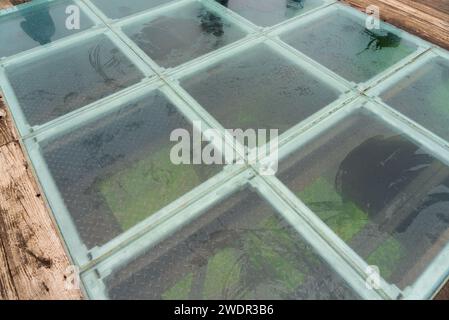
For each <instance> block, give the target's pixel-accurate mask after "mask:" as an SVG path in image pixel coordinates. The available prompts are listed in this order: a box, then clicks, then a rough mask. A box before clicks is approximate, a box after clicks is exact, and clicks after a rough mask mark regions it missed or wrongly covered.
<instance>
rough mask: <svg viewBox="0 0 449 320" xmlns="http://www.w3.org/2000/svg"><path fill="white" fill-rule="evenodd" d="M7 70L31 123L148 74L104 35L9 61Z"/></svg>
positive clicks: (105, 93) (120, 87)
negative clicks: (16, 62) (10, 62)
mask: <svg viewBox="0 0 449 320" xmlns="http://www.w3.org/2000/svg"><path fill="white" fill-rule="evenodd" d="M6 74H7V76H8V79H9V81H10V83H11V86H12V88H13V90H14V93H15V95H16V96H17V99H18V101H19V104H20V107H21V109H22V112H23V113H24V115H25V118H26V121H27V122H28V124H29V125H31V126H35V125H41V124H44V123H45V122H48V121H50V120H54V119H56V118H58V117H60V116H62V115H64V114H67V113H69V112H71V111H74V110H76V109H79V108H81V107H83V106H86V105H87V104H89V103H92V102H94V101H96V100H99V99H101V98H104V97H106V96H108V95H110V94H112V93H115V92H117V91H119V90H122V89H124V88H126V87H128V86H130V85H132V84H135V83H138V82H139V81H140V80H141V79H142V78H143V77H144V76H143V74H142V73H141V72H140V70H139V69H137V67H136V66H135V65H134V64H133V63H132V62H131V61H130V60H129V59H128V57H126V56H125V54H124V53H123V52H122V51H121V50H119V48H118V47H116V45H115V44H114V43H113V42H112V41H111V40H110V39H109V38H108V37H106V36H104V35H101V36H96V37H94V38H92V39H89V40H85V41H83V42H78V43H76V44H73V45H70V46H67V47H64V48H63V49H60V50H57V51H53V52H51V53H49V54H46V55H43V56H39V57H38V58H33V59H30V60H27V61H26V62H23V63H19V64H14V65H10V66H8V67H7V68H6Z"/></svg>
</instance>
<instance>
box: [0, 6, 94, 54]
mask: <svg viewBox="0 0 449 320" xmlns="http://www.w3.org/2000/svg"><path fill="white" fill-rule="evenodd" d="M73 4H74V2H73V1H64V0H61V1H51V2H49V3H41V4H36V5H33V6H31V7H27V8H22V9H21V10H18V11H16V12H12V13H10V14H7V15H5V16H2V17H0V44H1V45H0V58H1V57H9V56H11V55H14V54H16V53H19V52H22V51H25V50H29V49H32V48H35V47H38V46H42V45H46V44H48V43H51V42H53V41H56V40H58V39H61V38H63V37H66V36H69V35H72V34H75V33H77V32H80V31H82V30H86V29H88V28H90V27H91V26H92V25H93V22H92V21H91V20H90V19H89V18H88V17H87V16H86V15H85V14H84V12H83V11H80V28H79V29H68V28H67V27H66V19H67V18H68V15H67V13H66V8H67V7H68V6H69V5H73Z"/></svg>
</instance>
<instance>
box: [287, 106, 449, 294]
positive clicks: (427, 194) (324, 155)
mask: <svg viewBox="0 0 449 320" xmlns="http://www.w3.org/2000/svg"><path fill="white" fill-rule="evenodd" d="M278 176H279V178H280V180H281V181H282V182H284V183H285V184H286V185H287V186H288V187H289V188H290V189H291V190H292V192H293V193H295V194H296V195H297V196H298V198H300V199H301V200H302V201H303V202H304V203H305V204H306V205H307V206H308V207H309V208H310V209H311V210H312V211H313V212H314V213H315V214H316V215H317V216H318V217H320V218H321V219H322V220H323V221H324V222H325V223H326V224H327V225H328V226H329V227H330V228H331V229H332V230H334V232H335V233H336V234H337V235H338V236H339V237H340V238H342V239H343V240H344V241H345V242H346V243H348V245H349V246H350V247H352V248H353V249H354V250H355V251H356V252H357V253H358V254H359V255H360V256H361V257H363V258H364V259H365V260H366V261H367V262H368V264H370V265H376V266H378V267H379V269H380V273H381V275H382V276H383V277H384V278H385V279H386V280H387V281H390V282H392V283H395V284H396V285H398V287H400V288H402V289H403V288H405V287H407V286H408V285H411V284H412V283H413V282H414V281H415V280H416V279H417V277H418V276H419V275H420V274H421V273H422V272H423V271H424V269H425V268H426V267H427V266H428V265H429V264H430V262H431V261H432V260H433V258H435V256H436V255H437V254H438V253H439V252H440V251H441V250H442V248H443V247H444V245H445V244H446V243H447V242H448V241H449V168H448V167H447V166H446V165H445V164H443V163H442V162H440V161H439V160H437V159H436V158H434V157H433V156H432V155H431V154H429V153H428V152H427V151H426V150H425V149H423V148H422V147H421V146H419V145H417V144H415V143H414V142H412V141H411V140H409V139H408V138H407V137H406V136H404V135H402V134H400V133H398V132H397V131H395V130H394V129H392V128H391V127H389V126H387V125H386V124H384V123H383V122H381V120H380V119H378V118H377V117H375V116H374V115H371V114H369V113H368V111H360V112H356V113H353V114H352V115H350V116H348V117H347V118H346V119H344V120H343V121H341V122H340V123H338V124H337V125H335V126H334V127H333V128H331V129H329V130H327V131H326V132H324V133H323V134H321V135H320V136H319V137H317V138H316V139H315V140H313V141H311V142H310V143H308V144H307V145H305V146H304V147H302V148H300V150H298V151H297V152H296V153H293V154H292V155H291V156H290V157H288V158H287V159H285V160H283V161H282V162H281V164H280V168H279V175H278Z"/></svg>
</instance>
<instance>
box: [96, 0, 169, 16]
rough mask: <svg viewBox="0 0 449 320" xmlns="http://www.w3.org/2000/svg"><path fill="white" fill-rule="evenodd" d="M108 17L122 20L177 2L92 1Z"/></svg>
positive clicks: (153, 0)
mask: <svg viewBox="0 0 449 320" xmlns="http://www.w3.org/2000/svg"><path fill="white" fill-rule="evenodd" d="M91 1H92V3H93V4H94V5H96V6H97V7H98V8H99V9H100V10H101V11H102V12H103V13H104V14H105V15H106V16H107V17H109V18H111V19H120V18H123V17H126V16H129V15H132V14H135V13H139V12H141V11H144V10H147V9H150V8H153V7H156V6H159V5H161V4H164V3H168V2H174V1H175V0H127V1H123V0H91Z"/></svg>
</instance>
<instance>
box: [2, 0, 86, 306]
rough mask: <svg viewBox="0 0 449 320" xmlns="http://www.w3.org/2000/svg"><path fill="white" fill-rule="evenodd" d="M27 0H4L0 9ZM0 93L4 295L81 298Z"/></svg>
mask: <svg viewBox="0 0 449 320" xmlns="http://www.w3.org/2000/svg"><path fill="white" fill-rule="evenodd" d="M22 2H26V1H23V0H16V1H14V0H13V1H6V0H0V9H1V8H7V7H9V6H11V4H18V3H22ZM17 139H18V135H17V133H16V130H15V128H14V124H13V122H12V119H11V115H10V113H9V112H8V110H7V108H6V106H5V104H4V103H3V101H2V97H1V95H0V299H80V298H82V295H81V292H80V290H79V288H76V287H74V286H73V285H71V281H72V280H73V277H72V274H71V272H72V271H73V269H71V268H70V262H69V259H68V256H67V254H66V252H65V250H64V246H63V244H62V241H61V238H60V237H59V234H58V232H57V229H56V227H55V224H54V222H53V220H52V218H51V214H50V211H49V209H48V208H47V206H46V204H45V202H44V200H43V197H42V196H41V194H40V191H39V187H38V185H37V183H36V180H35V178H34V176H33V174H32V172H31V170H30V168H29V167H28V164H27V160H26V158H25V156H24V153H23V151H22V149H21V146H20V144H19V143H18V141H17Z"/></svg>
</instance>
